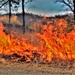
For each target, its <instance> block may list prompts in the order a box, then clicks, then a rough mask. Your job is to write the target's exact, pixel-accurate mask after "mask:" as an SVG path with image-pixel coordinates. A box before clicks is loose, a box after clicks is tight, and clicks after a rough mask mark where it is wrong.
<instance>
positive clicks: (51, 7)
mask: <svg viewBox="0 0 75 75" xmlns="http://www.w3.org/2000/svg"><path fill="white" fill-rule="evenodd" d="M25 1H27V0H25ZM54 1H55V0H33V2H31V3H27V4H25V10H28V11H25V12H28V13H36V14H38V13H39V14H40V15H41V14H42V13H43V15H44V14H50V13H51V12H52V13H51V14H54V13H58V12H65V9H66V8H67V7H66V6H63V7H62V4H61V3H54ZM13 6H14V5H13ZM21 6H22V5H21V2H20V4H19V6H18V7H19V8H18V11H12V13H17V12H19V13H21V12H22V9H21ZM8 7H9V6H8V5H7V6H5V7H3V9H4V10H0V13H2V14H3V13H7V12H8V11H7V10H9V9H8ZM12 9H13V8H12ZM48 12H49V13H48Z"/></svg>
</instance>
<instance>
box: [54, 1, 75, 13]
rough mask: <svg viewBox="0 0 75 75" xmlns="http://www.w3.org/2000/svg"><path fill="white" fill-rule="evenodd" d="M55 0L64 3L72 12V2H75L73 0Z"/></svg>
mask: <svg viewBox="0 0 75 75" xmlns="http://www.w3.org/2000/svg"><path fill="white" fill-rule="evenodd" d="M55 2H60V3H63V4H65V5H66V6H68V7H69V9H70V10H71V11H72V12H73V13H74V3H75V0H55Z"/></svg>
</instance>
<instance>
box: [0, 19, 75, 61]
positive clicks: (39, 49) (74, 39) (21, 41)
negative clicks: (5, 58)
mask: <svg viewBox="0 0 75 75" xmlns="http://www.w3.org/2000/svg"><path fill="white" fill-rule="evenodd" d="M39 25H40V24H39ZM33 26H34V25H33ZM36 26H37V24H36ZM72 27H73V29H72V30H70V31H69V30H68V23H67V21H66V20H64V19H60V20H54V25H52V24H51V23H50V22H47V24H46V25H42V23H41V28H42V29H41V32H40V33H37V32H36V33H34V35H35V36H36V37H38V39H37V40H39V45H38V46H35V45H34V44H32V43H31V42H27V41H29V40H28V39H27V38H26V37H22V38H19V37H18V35H17V34H15V33H14V34H13V33H11V34H8V35H6V34H5V33H4V32H3V30H4V27H3V24H2V23H1V22H0V55H10V56H11V55H12V56H13V55H14V54H15V56H16V58H15V59H17V58H19V59H18V60H17V61H19V60H24V61H26V62H31V61H38V62H51V61H52V59H53V58H57V59H62V60H73V59H75V25H72ZM66 30H67V31H69V32H67V31H66ZM33 40H34V41H35V39H33ZM12 59H14V57H12ZM15 59H14V60H15Z"/></svg>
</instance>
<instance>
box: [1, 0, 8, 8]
mask: <svg viewBox="0 0 75 75" xmlns="http://www.w3.org/2000/svg"><path fill="white" fill-rule="evenodd" d="M7 3H8V1H6V2H5V3H3V4H2V5H1V6H0V8H1V7H2V6H3V5H5V4H7Z"/></svg>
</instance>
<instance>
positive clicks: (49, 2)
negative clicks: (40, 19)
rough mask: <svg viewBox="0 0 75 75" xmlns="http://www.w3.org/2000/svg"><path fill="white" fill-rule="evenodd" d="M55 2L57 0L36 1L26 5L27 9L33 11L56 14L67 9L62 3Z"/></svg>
mask: <svg viewBox="0 0 75 75" xmlns="http://www.w3.org/2000/svg"><path fill="white" fill-rule="evenodd" d="M26 1H27V0H26ZM54 1H55V0H34V1H33V2H31V3H28V4H26V5H25V7H26V8H28V9H32V10H44V11H55V12H56V11H65V7H62V5H61V3H54Z"/></svg>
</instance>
